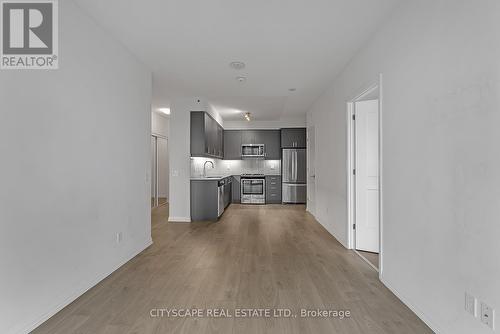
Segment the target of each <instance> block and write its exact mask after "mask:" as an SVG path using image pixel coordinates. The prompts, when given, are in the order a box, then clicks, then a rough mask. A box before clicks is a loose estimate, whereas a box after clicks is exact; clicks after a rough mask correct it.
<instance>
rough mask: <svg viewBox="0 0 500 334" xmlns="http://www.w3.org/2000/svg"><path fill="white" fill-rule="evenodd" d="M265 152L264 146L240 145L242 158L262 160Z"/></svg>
mask: <svg viewBox="0 0 500 334" xmlns="http://www.w3.org/2000/svg"><path fill="white" fill-rule="evenodd" d="M265 156H266V151H265V147H264V144H243V145H241V157H242V158H264V157H265Z"/></svg>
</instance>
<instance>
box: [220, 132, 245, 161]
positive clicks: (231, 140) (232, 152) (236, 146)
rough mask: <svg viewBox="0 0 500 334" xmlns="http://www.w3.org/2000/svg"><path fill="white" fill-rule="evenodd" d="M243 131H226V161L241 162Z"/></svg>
mask: <svg viewBox="0 0 500 334" xmlns="http://www.w3.org/2000/svg"><path fill="white" fill-rule="evenodd" d="M241 133H242V131H241V130H226V131H224V159H226V160H241Z"/></svg>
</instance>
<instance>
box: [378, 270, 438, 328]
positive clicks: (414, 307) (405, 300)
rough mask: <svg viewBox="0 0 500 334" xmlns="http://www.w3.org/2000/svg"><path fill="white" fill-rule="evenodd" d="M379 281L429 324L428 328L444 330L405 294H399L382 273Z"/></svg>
mask: <svg viewBox="0 0 500 334" xmlns="http://www.w3.org/2000/svg"><path fill="white" fill-rule="evenodd" d="M380 281H381V282H382V284H384V285H385V286H386V287H387V289H389V290H391V292H392V293H393V294H395V295H396V297H398V299H399V300H401V301H402V302H403V304H405V305H406V306H408V308H409V309H410V310H412V311H413V313H415V314H416V315H417V317H419V318H420V320H422V321H423V322H424V323H425V324H426V325H427V326H429V328H430V329H431V330H432V331H433V332H434V333H436V334H442V333H444V331H443V330H442V328H440V327H439V326H438V325H436V322H435V321H433V320H431V319H430V317H429V316H428V315H426V314H425V313H424V312H422V311H421V310H420V309H419V308H418V307H417V306H415V304H414V303H413V302H412V301H411V300H410V299H409V298H407V297H406V296H405V295H403V294H401V293H400V292H399V291H398V290H396V289H395V288H394V287H393V286H392V285H391V283H389V282H388V281H387V280H386V279H385V278H384V277H383V276H382V275H381V276H380Z"/></svg>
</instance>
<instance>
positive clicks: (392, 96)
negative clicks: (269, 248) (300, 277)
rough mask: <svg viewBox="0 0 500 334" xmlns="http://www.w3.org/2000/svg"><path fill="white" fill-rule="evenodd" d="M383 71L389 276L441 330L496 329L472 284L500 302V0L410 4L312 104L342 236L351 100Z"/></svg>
mask: <svg viewBox="0 0 500 334" xmlns="http://www.w3.org/2000/svg"><path fill="white" fill-rule="evenodd" d="M379 72H381V73H383V92H382V97H383V111H382V113H383V115H382V120H383V130H382V135H383V159H384V162H383V169H382V176H383V181H382V182H383V184H382V186H383V196H384V199H383V210H384V213H383V219H384V225H383V228H384V232H383V233H384V239H383V249H384V263H383V266H384V269H383V273H382V276H381V278H382V280H383V281H384V282H385V283H386V284H387V285H388V286H390V287H391V288H392V289H393V290H394V291H396V292H397V293H398V294H399V295H400V296H401V298H402V299H403V300H404V301H405V302H406V303H408V304H409V305H411V306H412V307H413V309H414V310H416V312H417V313H418V314H419V315H420V316H421V317H422V318H424V319H425V320H426V321H427V322H428V323H429V324H430V325H431V326H432V328H433V329H434V330H435V331H437V332H438V333H453V334H460V333H464V334H466V333H478V334H480V333H491V332H492V331H491V330H490V329H489V328H487V327H486V326H484V325H482V324H481V322H480V321H479V320H478V319H474V318H473V317H472V316H470V315H468V314H467V313H465V311H464V292H465V291H469V292H471V293H472V294H473V295H475V296H477V297H478V298H479V299H480V300H484V301H485V302H487V303H489V305H491V306H492V307H495V308H497V311H498V310H499V308H500V284H499V282H500V262H499V261H498V256H499V254H500V243H499V242H498V239H499V235H500V224H499V215H498V208H499V207H500V193H499V191H498V189H499V188H500V174H499V173H498V170H499V169H500V154H499V150H498V143H499V142H500V132H499V131H498V124H500V112H499V110H500V2H498V1H496V0H479V1H470V0H440V1H436V0H425V1H424V0H423V1H408V2H405V3H404V4H403V5H402V7H400V8H399V9H398V10H397V11H396V12H395V13H394V14H393V15H392V17H391V18H390V19H389V20H388V21H387V23H386V24H385V25H384V26H383V27H382V29H381V30H380V31H379V32H378V33H377V34H376V35H375V36H374V38H373V39H372V40H371V41H370V42H369V43H368V44H367V45H366V47H365V48H364V49H363V50H361V52H360V53H359V54H358V56H357V57H355V58H354V59H353V60H352V61H351V63H350V64H349V66H348V67H347V68H346V69H345V70H344V71H343V73H342V74H341V75H340V76H339V77H338V78H337V80H336V81H335V82H334V83H333V85H332V87H330V88H329V89H328V90H327V91H326V92H325V93H324V94H323V96H322V97H321V98H320V99H319V100H318V101H317V102H316V103H315V105H314V106H313V107H312V109H311V110H310V112H309V113H308V123H309V124H310V125H315V126H316V144H317V152H318V154H317V155H316V180H317V185H316V208H317V209H316V216H317V218H318V219H319V221H320V222H321V224H323V225H324V226H325V227H326V228H327V229H328V230H329V231H330V232H332V233H333V234H334V235H335V236H336V237H337V238H338V239H339V240H340V241H341V242H343V243H344V244H345V243H347V240H346V237H347V231H346V226H347V225H346V219H347V214H346V206H347V203H346V185H347V178H346V121H347V120H346V101H348V100H349V99H350V98H352V97H353V96H354V95H356V94H357V93H360V92H361V90H362V88H363V87H365V86H366V85H367V84H368V83H370V82H372V81H374V80H375V79H376V78H377V75H378V73H379ZM497 316H498V314H497ZM497 320H498V319H497ZM497 327H498V326H497ZM496 332H499V331H498V330H497V331H496Z"/></svg>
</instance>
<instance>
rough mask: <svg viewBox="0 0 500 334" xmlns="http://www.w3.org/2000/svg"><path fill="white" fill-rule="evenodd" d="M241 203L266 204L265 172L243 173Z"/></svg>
mask: <svg viewBox="0 0 500 334" xmlns="http://www.w3.org/2000/svg"><path fill="white" fill-rule="evenodd" d="M241 203H242V204H266V178H265V176H264V174H241Z"/></svg>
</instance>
